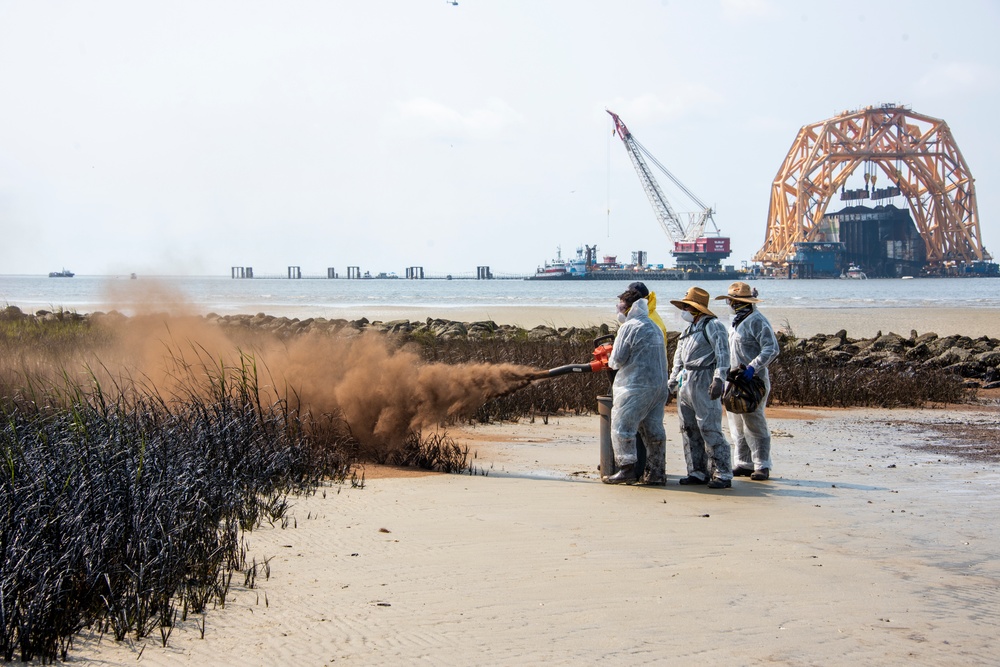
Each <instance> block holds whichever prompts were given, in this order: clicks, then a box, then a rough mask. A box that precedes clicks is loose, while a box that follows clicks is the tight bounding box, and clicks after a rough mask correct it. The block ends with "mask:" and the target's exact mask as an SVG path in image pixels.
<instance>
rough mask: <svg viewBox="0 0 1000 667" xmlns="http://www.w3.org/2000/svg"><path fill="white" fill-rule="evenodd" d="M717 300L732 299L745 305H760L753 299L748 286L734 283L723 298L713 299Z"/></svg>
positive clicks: (757, 300) (758, 300) (758, 301)
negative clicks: (745, 303)
mask: <svg viewBox="0 0 1000 667" xmlns="http://www.w3.org/2000/svg"><path fill="white" fill-rule="evenodd" d="M719 299H732V300H733V301H746V302H747V303H760V299H755V298H754V297H753V291H752V290H751V289H750V286H749V285H747V284H746V283H741V282H735V283H733V284H732V285H730V286H729V294H724V295H723V296H717V297H715V300H716V301H718V300H719Z"/></svg>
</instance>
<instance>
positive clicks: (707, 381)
mask: <svg viewBox="0 0 1000 667" xmlns="http://www.w3.org/2000/svg"><path fill="white" fill-rule="evenodd" d="M708 301H709V296H708V292H706V291H705V290H703V289H701V288H700V287H692V288H691V289H689V290H688V291H687V294H685V295H684V298H683V299H677V300H671V301H670V303H672V304H674V305H675V306H676V307H677V308H679V309H680V310H681V317H682V318H683V319H684V321H685V322H688V325H687V328H685V329H684V331H683V332H682V333H681V336H680V338H679V339H678V340H677V350H676V351H675V352H674V360H673V367H672V369H671V371H670V379H669V381H668V388H669V390H670V393H671V394H676V395H677V415H678V418H679V419H680V423H681V439H682V440H683V441H684V459H685V460H686V462H687V477H683V478H681V480H680V483H681V484H707V485H708V488H710V489H728V488H730V487H731V486H732V485H733V482H732V480H733V472H732V468H731V455H732V453H731V452H730V449H729V443H728V442H727V441H726V438H725V436H724V435H723V434H722V401H721V399H722V391H723V389H724V388H725V377H726V373H727V372H728V371H729V340H728V338H729V337H728V335H727V333H726V326H725V325H724V324H722V323H721V322H719V319H718V318H717V317H716V316H715V313H713V312H712V311H710V310H709V309H708Z"/></svg>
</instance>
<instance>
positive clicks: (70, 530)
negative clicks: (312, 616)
mask: <svg viewBox="0 0 1000 667" xmlns="http://www.w3.org/2000/svg"><path fill="white" fill-rule="evenodd" d="M246 370H247V369H244V371H246ZM252 379H253V377H252V376H251V375H249V374H246V373H244V374H241V373H240V372H239V370H237V373H236V374H235V375H234V376H233V377H232V378H225V377H223V374H222V373H219V374H217V375H216V376H214V377H213V378H212V380H211V381H210V383H209V386H210V391H209V392H208V393H205V392H199V393H197V394H190V395H188V396H178V397H174V398H173V399H172V400H170V401H167V400H164V399H162V398H159V397H157V396H153V395H150V394H148V393H145V392H143V391H142V390H141V388H138V387H130V389H131V390H132V391H130V392H120V391H119V392H116V394H114V397H112V396H109V393H108V392H107V391H105V390H104V389H103V388H100V387H98V388H92V387H91V388H87V387H79V386H77V387H74V386H68V387H67V386H63V387H58V386H50V387H47V388H45V387H43V386H41V384H40V383H38V384H36V386H35V387H34V388H33V390H32V392H31V395H32V397H33V400H27V398H26V397H25V396H24V395H22V396H20V397H18V398H15V399H11V398H10V397H8V398H6V399H4V400H3V401H2V402H0V418H2V423H0V455H2V459H0V461H2V474H0V503H2V505H0V506H2V507H3V508H4V512H3V514H2V515H0V551H2V558H0V658H2V659H3V660H6V661H10V660H13V659H15V657H16V658H18V659H20V660H32V659H38V660H41V661H42V662H43V663H46V662H52V661H55V660H57V659H60V660H65V659H66V657H67V652H68V650H69V647H70V645H71V643H72V638H73V636H74V634H75V633H76V632H78V631H79V630H80V629H82V628H84V627H92V628H96V629H97V630H98V631H99V632H100V633H109V634H111V635H112V636H114V637H115V639H118V640H121V639H124V638H125V637H127V636H133V637H135V638H137V639H139V638H142V637H146V636H148V635H149V634H150V633H152V632H154V631H157V629H159V634H160V636H161V639H162V641H164V642H166V641H167V638H168V637H169V634H170V631H169V628H171V627H172V626H173V625H174V623H175V622H176V621H177V619H178V618H180V619H181V620H184V619H186V618H187V616H188V615H189V614H201V613H203V612H205V611H206V610H207V609H209V608H210V607H211V606H213V605H219V606H224V605H225V602H226V598H227V594H228V592H229V589H230V586H231V583H232V580H233V574H234V572H237V571H246V570H247V569H248V567H249V568H251V569H253V570H254V571H256V566H255V565H250V566H248V565H247V563H246V549H245V546H244V544H243V542H242V537H241V535H242V534H243V531H247V530H252V529H254V528H255V527H257V526H259V525H260V524H261V523H262V522H264V521H269V522H273V521H275V520H277V519H280V518H281V517H282V516H283V515H284V514H285V512H286V511H287V509H288V502H287V497H288V494H290V493H312V492H314V491H315V489H316V488H317V485H318V484H319V483H320V482H321V481H322V480H324V479H334V480H343V479H344V478H345V476H346V475H347V474H348V473H349V469H350V459H349V457H348V456H347V455H345V454H344V450H345V448H343V447H341V444H342V443H341V442H339V441H337V440H335V439H334V440H324V439H321V438H319V437H316V436H315V435H314V434H313V433H312V432H311V431H310V429H309V428H308V425H307V424H306V423H305V422H304V421H303V419H302V418H300V417H299V416H298V415H296V414H295V413H294V412H293V411H291V410H289V409H288V407H287V405H285V404H284V403H281V402H279V403H277V404H274V405H261V404H260V403H259V402H256V401H254V400H253V398H254V397H255V396H257V392H256V390H255V387H253V386H252V385H251V384H249V381H250V380H252ZM46 389H47V390H46ZM83 398H86V400H82V399H83ZM346 449H347V450H348V451H349V448H346ZM244 580H245V577H244Z"/></svg>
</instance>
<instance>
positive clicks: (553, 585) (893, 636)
mask: <svg viewBox="0 0 1000 667" xmlns="http://www.w3.org/2000/svg"><path fill="white" fill-rule="evenodd" d="M772 412H773V413H772V417H771V423H772V428H773V429H774V434H775V439H774V449H773V452H774V459H775V462H776V463H775V466H776V467H775V471H774V474H773V476H772V479H771V480H770V481H768V482H750V481H746V480H745V479H738V480H736V482H735V483H734V486H733V488H732V489H729V490H723V491H709V490H707V489H705V488H704V487H699V488H697V489H690V488H687V487H681V486H679V485H677V478H678V476H679V475H681V474H682V473H683V455H682V452H681V448H680V438H679V435H678V427H677V420H676V414H675V412H674V410H673V406H671V407H670V408H668V410H667V413H666V428H667V432H668V434H669V439H668V460H667V467H668V473H669V474H670V480H669V483H668V485H667V486H666V487H663V488H641V487H614V486H608V485H605V484H602V483H601V482H600V481H599V477H598V475H597V471H596V466H597V464H598V460H599V450H598V444H597V433H598V419H599V418H598V417H596V416H576V417H559V418H555V417H553V418H551V419H550V420H549V423H547V424H545V423H542V422H541V421H536V422H535V423H527V422H523V423H518V424H496V425H488V426H480V427H476V428H462V429H453V430H451V431H449V434H450V435H452V436H453V437H455V438H456V439H458V440H459V441H461V442H465V443H466V444H468V445H469V447H470V451H471V452H472V455H474V456H475V459H474V462H475V466H476V469H477V471H481V472H482V473H484V474H477V475H468V474H466V475H443V474H425V473H416V472H414V471H405V472H404V473H402V474H397V472H396V471H394V470H391V469H389V470H385V469H378V468H374V467H369V468H368V470H367V471H366V472H367V474H366V483H365V486H364V488H350V487H349V486H343V487H327V488H325V489H324V490H323V491H322V492H321V493H320V494H318V495H316V496H312V497H306V498H296V499H294V508H293V510H292V513H291V516H292V520H291V522H290V524H289V526H288V527H287V528H285V529H282V528H281V527H280V526H265V527H264V528H262V529H260V530H257V531H255V532H253V533H252V534H250V535H249V536H248V543H249V546H250V550H251V553H252V554H254V555H255V557H256V558H257V559H258V561H259V560H261V559H265V558H266V559H270V560H269V562H270V578H269V579H267V580H261V581H259V582H258V583H259V585H258V587H257V588H256V589H252V590H249V589H245V588H241V587H239V586H234V590H233V591H232V592H231V597H230V600H229V602H228V603H227V605H226V607H225V609H220V608H217V609H214V610H212V611H210V612H209V613H208V614H207V616H206V618H205V632H204V639H202V638H201V632H200V629H199V627H198V623H199V621H198V620H196V619H189V620H188V621H187V622H185V623H182V624H180V625H179V626H178V627H177V628H176V629H175V630H174V632H173V634H172V636H171V637H170V642H169V645H168V646H167V647H166V648H163V647H162V646H161V642H160V638H159V636H158V635H157V636H154V637H150V638H147V639H145V640H142V641H140V642H132V643H128V644H125V643H123V644H116V643H115V642H113V641H111V640H109V639H107V638H105V639H103V640H101V639H99V638H98V637H95V636H93V635H87V634H85V635H84V636H83V637H82V638H81V641H78V642H77V644H76V650H74V651H73V653H72V661H74V662H83V663H86V664H100V665H134V664H137V662H138V664H146V665H209V664H213V665H262V666H263V665H293V664H294V665H333V664H438V665H471V664H480V665H523V664H532V665H538V664H560V665H570V664H573V665H578V664H594V663H597V662H599V661H609V662H610V664H626V663H628V664H678V665H679V664H690V663H691V662H692V661H698V662H699V663H701V664H735V665H763V664H783V665H856V664H873V665H893V664H901V663H903V662H904V661H905V662H907V663H909V664H921V665H970V664H975V665H986V664H996V660H997V657H996V656H997V651H998V650H1000V642H998V640H997V637H996V631H995V623H996V619H997V618H998V617H1000V598H998V596H997V591H998V590H1000V563H998V561H997V560H996V558H995V556H996V545H997V544H998V543H1000V527H998V524H997V522H996V520H995V516H996V513H997V509H998V508H1000V504H998V500H1000V497H998V496H1000V468H998V466H997V465H996V463H983V462H975V461H970V460H967V459H960V458H956V457H954V456H948V455H944V454H940V453H935V452H931V451H926V450H924V449H922V447H925V446H927V445H933V444H935V443H940V442H942V436H941V435H940V434H938V433H937V432H936V430H935V428H936V427H935V424H939V423H953V424H954V423H958V424H963V423H964V424H968V423H973V424H975V423H995V422H996V420H997V417H998V408H997V406H996V404H995V403H994V404H993V405H991V406H978V407H975V406H970V407H963V408H959V409H927V410H894V411H885V410H839V411H838V410H816V409H813V410H806V409H801V410H788V409H781V410H774V411H772ZM235 583H236V582H234V584H235Z"/></svg>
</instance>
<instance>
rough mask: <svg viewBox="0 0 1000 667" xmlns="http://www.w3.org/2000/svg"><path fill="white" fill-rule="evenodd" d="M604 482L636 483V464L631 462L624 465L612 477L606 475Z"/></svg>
mask: <svg viewBox="0 0 1000 667" xmlns="http://www.w3.org/2000/svg"><path fill="white" fill-rule="evenodd" d="M604 482H605V483H606V484H634V483H635V465H633V464H629V465H625V466H622V467H621V468H619V469H618V472H616V473H615V474H614V475H611V476H610V477H605V478H604Z"/></svg>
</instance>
